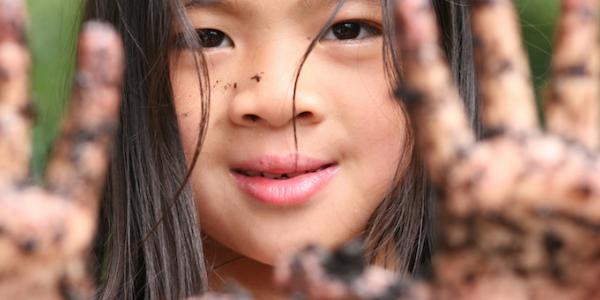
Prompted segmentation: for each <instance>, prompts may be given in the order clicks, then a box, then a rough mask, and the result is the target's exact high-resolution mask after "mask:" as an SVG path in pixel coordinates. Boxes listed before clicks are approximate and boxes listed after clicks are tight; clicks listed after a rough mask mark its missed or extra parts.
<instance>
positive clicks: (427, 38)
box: [396, 0, 474, 181]
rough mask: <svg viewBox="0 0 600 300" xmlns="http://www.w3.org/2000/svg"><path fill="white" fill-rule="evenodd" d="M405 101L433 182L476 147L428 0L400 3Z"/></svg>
mask: <svg viewBox="0 0 600 300" xmlns="http://www.w3.org/2000/svg"><path fill="white" fill-rule="evenodd" d="M396 13H397V19H398V32H399V37H398V38H399V41H398V42H399V45H400V49H401V54H400V55H401V63H402V68H403V71H404V73H403V76H404V78H403V80H402V82H401V83H400V85H399V87H398V95H397V96H398V98H400V99H401V100H403V101H404V103H405V104H406V107H407V109H408V111H409V114H410V116H411V119H412V121H413V127H414V128H415V130H416V134H417V142H418V144H419V145H418V146H419V147H420V150H421V151H423V152H425V154H424V157H425V159H426V162H427V164H428V165H429V168H430V170H431V174H432V176H433V177H434V179H436V180H438V181H440V180H443V176H445V174H446V173H447V172H446V168H447V167H448V166H449V165H450V164H452V163H453V162H454V161H456V160H457V159H458V158H459V157H460V156H461V153H464V152H465V150H466V149H467V148H469V147H471V146H472V145H473V143H474V134H473V132H472V130H471V129H470V127H469V124H468V119H467V116H466V112H465V108H464V106H463V104H462V101H461V99H460V96H459V93H458V89H457V88H456V86H455V85H454V82H453V78H452V75H451V73H450V70H449V68H448V65H447V63H446V61H445V57H444V54H443V51H442V49H441V48H440V47H439V45H438V33H437V25H436V20H435V15H434V12H433V9H432V7H431V3H430V1H428V0H399V1H397V2H396Z"/></svg>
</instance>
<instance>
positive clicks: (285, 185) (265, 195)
mask: <svg viewBox="0 0 600 300" xmlns="http://www.w3.org/2000/svg"><path fill="white" fill-rule="evenodd" d="M339 168H340V167H339V165H338V164H337V163H336V162H334V161H322V160H318V159H314V158H310V157H304V156H298V155H288V156H263V157H260V158H258V159H254V160H249V161H245V162H242V163H239V164H235V165H234V166H233V167H232V168H231V171H230V172H231V175H232V176H233V178H234V179H235V182H236V183H237V185H238V187H239V188H240V190H242V191H243V192H245V193H246V194H248V195H249V196H251V197H252V198H253V199H255V200H257V201H259V202H262V203H266V204H270V205H275V206H288V205H299V204H304V203H307V202H308V201H310V199H311V197H312V196H313V195H314V194H315V193H317V192H318V191H319V190H321V189H322V188H323V187H324V186H325V185H326V184H327V183H328V182H329V181H331V179H332V178H333V177H334V176H335V174H336V173H337V172H338V171H339ZM249 172H256V173H271V174H292V173H304V174H301V175H297V176H295V177H292V178H286V179H273V178H268V177H262V176H249V175H248V174H247V173H249ZM305 172H306V173H305Z"/></svg>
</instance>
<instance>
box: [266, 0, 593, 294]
mask: <svg viewBox="0 0 600 300" xmlns="http://www.w3.org/2000/svg"><path fill="white" fill-rule="evenodd" d="M597 3H598V2H597V0H563V1H562V11H563V14H562V16H561V19H560V21H559V26H560V27H559V31H558V39H557V43H556V53H555V55H554V59H553V61H552V78H551V82H550V88H549V92H548V94H547V99H546V101H545V103H546V106H545V116H546V130H545V131H543V130H542V129H540V128H538V126H537V123H538V122H537V120H536V113H535V102H534V93H533V89H532V87H531V84H530V74H529V70H528V64H527V60H526V58H525V55H524V51H523V49H522V46H521V43H520V36H519V30H518V23H517V17H516V14H515V12H514V9H513V7H512V1H510V0H472V1H471V2H470V4H469V5H472V27H473V34H474V46H475V50H476V64H477V72H478V77H479V87H480V94H481V99H482V121H483V123H484V126H485V128H486V131H487V133H486V134H485V135H484V137H483V138H482V139H480V140H479V141H476V137H475V134H474V132H473V130H472V129H471V128H469V125H468V121H467V117H466V115H465V109H464V107H463V105H462V101H461V100H460V96H459V93H458V90H457V88H456V87H455V85H454V84H453V79H452V75H451V73H450V70H449V68H448V66H447V63H446V61H445V59H444V56H443V51H442V50H441V48H440V47H439V46H438V33H437V30H436V28H437V25H436V20H435V17H434V13H433V11H432V8H431V4H430V0H398V1H397V16H398V20H399V24H398V25H399V26H398V28H399V32H400V33H399V45H400V46H401V57H402V66H403V69H404V76H405V78H404V81H403V83H402V85H401V86H400V87H399V94H400V96H401V98H402V99H403V100H404V101H405V103H406V105H407V108H408V110H409V114H410V115H411V119H412V121H413V125H414V128H415V129H416V136H417V144H418V149H417V150H418V151H422V152H423V153H424V157H425V159H426V164H427V166H428V169H429V171H430V174H431V176H432V178H433V179H434V181H435V183H437V184H438V186H439V187H440V189H441V192H442V194H443V198H442V200H441V203H440V207H441V212H440V217H441V218H440V224H439V228H440V236H441V244H440V249H439V251H438V253H437V254H436V255H435V257H434V276H433V278H432V279H431V281H430V282H429V283H427V285H423V284H422V283H417V284H415V283H412V285H411V286H409V285H408V282H405V283H404V284H403V283H402V282H401V280H399V279H397V278H395V277H394V276H393V275H392V274H391V273H389V272H385V271H383V270H381V269H378V268H377V267H370V268H367V267H365V266H364V265H362V264H361V262H360V255H356V254H355V255H348V251H349V250H348V249H352V248H345V249H341V250H338V251H337V252H335V253H334V254H328V253H326V252H323V251H322V250H317V249H314V248H308V249H306V250H304V251H302V252H300V253H299V254H298V255H296V256H295V257H293V258H291V259H288V260H287V261H285V262H284V263H282V265H281V266H280V267H279V269H278V276H277V279H278V280H279V282H280V283H281V284H282V285H283V286H284V287H285V288H287V289H288V290H291V291H295V292H302V293H305V294H306V295H309V297H311V298H316V299H321V298H327V299H341V298H344V299H346V298H349V297H355V298H359V299H380V298H381V297H384V296H385V297H386V298H385V299H442V300H444V299H473V300H476V299H477V300H481V299H596V298H598V297H600V286H599V285H598V278H600V158H599V156H598V153H597V152H596V151H597V150H598V144H599V139H600V135H599V129H600V123H599V121H600V119H599V103H598V101H599V90H598V84H599V82H600V81H599V79H600V78H599V77H600V76H599V72H600V71H599V68H600V66H599V63H600V61H599V56H598V55H599V52H598V45H597V40H596V39H597V29H598V25H599V24H598V21H597V19H598V16H597ZM340 257H342V258H344V259H342V260H343V261H345V264H343V265H344V266H345V268H349V265H350V266H352V265H354V266H358V267H356V268H354V269H352V270H350V271H349V270H345V271H344V272H343V274H346V275H343V276H342V275H340V274H338V273H339V272H335V270H336V268H334V269H333V270H332V269H331V268H330V267H331V266H332V264H333V266H340V265H341V264H340V262H339V260H340ZM336 261H337V263H336ZM337 269H339V267H338V268H337ZM347 274H353V275H352V276H351V278H348V276H347Z"/></svg>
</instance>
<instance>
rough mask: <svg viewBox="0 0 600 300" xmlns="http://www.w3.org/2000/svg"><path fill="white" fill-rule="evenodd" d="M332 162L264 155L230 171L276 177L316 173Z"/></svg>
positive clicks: (304, 157) (235, 165) (302, 157)
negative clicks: (274, 175)
mask: <svg viewBox="0 0 600 300" xmlns="http://www.w3.org/2000/svg"><path fill="white" fill-rule="evenodd" d="M334 164H335V162H334V161H325V160H320V159H316V158H311V157H307V156H302V155H296V154H290V155H286V156H276V155H265V156H261V157H258V158H256V159H251V160H247V161H243V162H240V163H236V164H234V165H233V166H232V168H231V169H232V171H234V172H238V173H246V174H248V173H267V174H278V175H283V174H286V175H290V176H293V175H298V174H302V173H307V172H313V171H317V170H318V169H322V168H326V167H329V166H332V165H334Z"/></svg>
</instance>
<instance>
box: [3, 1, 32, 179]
mask: <svg viewBox="0 0 600 300" xmlns="http://www.w3.org/2000/svg"><path fill="white" fill-rule="evenodd" d="M25 15H26V13H25V6H24V3H23V2H22V1H20V0H0V186H1V185H9V184H13V183H15V182H16V181H19V180H22V179H24V178H25V177H26V176H27V175H28V173H29V159H30V157H31V141H30V129H31V121H32V118H33V109H32V107H33V106H32V103H31V101H30V98H29V96H28V89H29V81H28V77H29V68H30V64H31V63H30V57H29V52H28V51H27V47H26V43H25V27H26V26H25V23H26V16H25Z"/></svg>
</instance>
